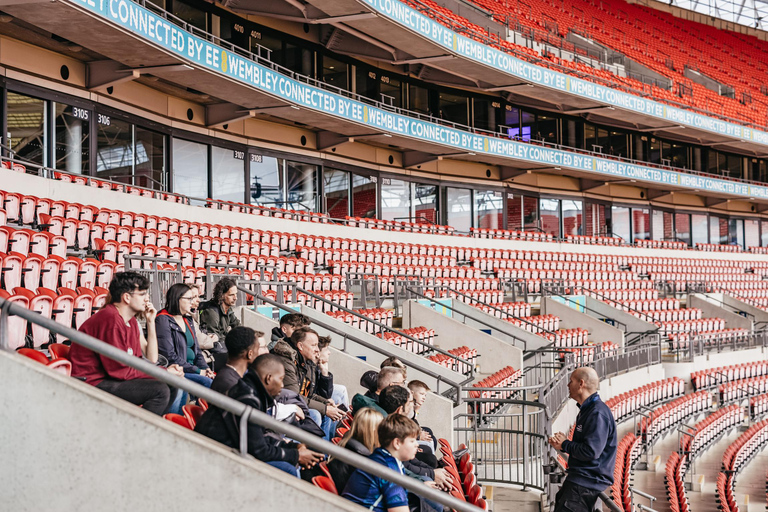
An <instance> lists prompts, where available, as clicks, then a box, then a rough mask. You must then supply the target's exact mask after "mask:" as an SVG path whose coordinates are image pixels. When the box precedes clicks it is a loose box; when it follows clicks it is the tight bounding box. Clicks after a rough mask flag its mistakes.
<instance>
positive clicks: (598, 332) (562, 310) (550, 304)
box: [541, 297, 624, 347]
mask: <svg viewBox="0 0 768 512" xmlns="http://www.w3.org/2000/svg"><path fill="white" fill-rule="evenodd" d="M541 314H542V315H555V316H556V317H558V318H560V327H561V328H564V329H575V328H577V327H581V328H582V329H587V330H588V331H589V338H590V340H592V341H594V342H595V343H597V344H600V343H603V342H605V341H611V342H613V343H618V345H619V346H620V347H624V332H623V331H622V330H621V329H619V328H618V327H614V326H612V325H609V324H607V323H605V322H603V321H602V320H598V319H597V318H594V317H591V316H589V315H587V314H586V313H582V312H580V311H577V310H576V309H574V308H572V307H570V306H567V305H565V304H563V303H562V302H558V301H556V300H555V299H553V298H552V297H543V298H542V301H541Z"/></svg>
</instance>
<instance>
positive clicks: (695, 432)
mask: <svg viewBox="0 0 768 512" xmlns="http://www.w3.org/2000/svg"><path fill="white" fill-rule="evenodd" d="M745 419H746V411H745V409H744V408H743V407H740V406H739V405H736V404H733V405H729V406H726V407H721V408H720V409H718V410H716V411H715V412H713V413H712V414H710V415H708V416H707V417H706V418H704V419H703V420H701V421H700V422H698V423H697V424H696V425H695V426H694V428H689V429H687V433H688V434H687V435H685V436H683V437H681V438H680V453H682V454H683V456H684V457H685V458H686V461H687V463H690V462H691V461H692V460H693V459H694V458H696V457H697V456H698V454H699V452H700V451H701V450H703V449H705V448H706V447H707V446H708V445H709V444H710V443H712V442H713V441H714V440H716V439H719V438H720V436H721V435H722V434H723V433H724V432H726V431H728V430H730V429H732V428H733V427H736V426H738V425H741V424H742V423H743V422H744V420H745Z"/></svg>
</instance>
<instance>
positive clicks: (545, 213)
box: [539, 199, 560, 238]
mask: <svg viewBox="0 0 768 512" xmlns="http://www.w3.org/2000/svg"><path fill="white" fill-rule="evenodd" d="M539 215H540V216H541V229H542V231H544V232H545V233H548V234H550V235H552V236H554V237H555V238H559V237H560V200H559V199H540V200H539Z"/></svg>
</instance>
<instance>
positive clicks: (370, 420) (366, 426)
mask: <svg viewBox="0 0 768 512" xmlns="http://www.w3.org/2000/svg"><path fill="white" fill-rule="evenodd" d="M383 419H384V416H382V414H381V413H380V412H379V411H377V410H376V409H373V408H371V407H366V408H365V409H362V410H360V411H358V412H357V414H355V419H354V420H353V421H352V426H351V427H350V428H349V431H348V432H347V433H346V434H344V437H343V438H342V439H341V441H340V442H339V446H347V443H348V442H349V440H350V439H354V440H355V441H358V442H359V443H361V444H362V445H363V446H365V447H366V448H368V451H370V452H371V453H373V450H375V449H376V448H377V447H378V446H379V433H378V432H377V429H378V428H379V424H380V423H381V421H382V420H383Z"/></svg>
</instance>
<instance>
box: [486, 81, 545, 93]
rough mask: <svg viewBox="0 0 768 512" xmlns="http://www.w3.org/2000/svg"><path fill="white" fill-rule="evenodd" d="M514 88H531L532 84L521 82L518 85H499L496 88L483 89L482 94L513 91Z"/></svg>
mask: <svg viewBox="0 0 768 512" xmlns="http://www.w3.org/2000/svg"><path fill="white" fill-rule="evenodd" d="M515 87H530V88H533V84H529V83H525V82H521V83H519V84H509V85H500V86H498V87H489V88H487V89H483V91H484V92H499V91H507V90H509V89H514V88H515Z"/></svg>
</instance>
